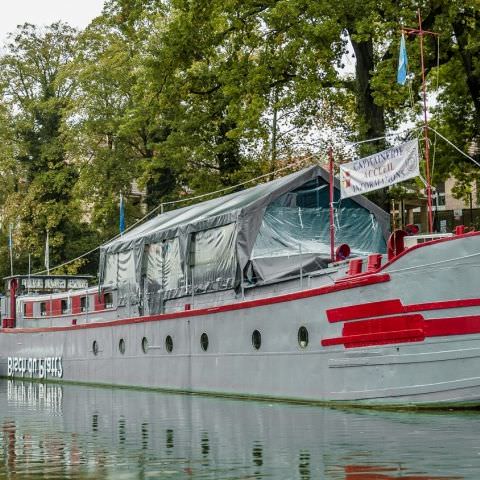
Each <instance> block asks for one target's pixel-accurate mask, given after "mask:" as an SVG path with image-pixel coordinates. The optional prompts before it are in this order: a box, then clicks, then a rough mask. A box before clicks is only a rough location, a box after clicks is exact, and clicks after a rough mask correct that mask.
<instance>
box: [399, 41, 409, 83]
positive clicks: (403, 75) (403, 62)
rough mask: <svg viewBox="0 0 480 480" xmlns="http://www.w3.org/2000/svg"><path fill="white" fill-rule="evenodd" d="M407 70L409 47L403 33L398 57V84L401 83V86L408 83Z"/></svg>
mask: <svg viewBox="0 0 480 480" xmlns="http://www.w3.org/2000/svg"><path fill="white" fill-rule="evenodd" d="M407 69H408V59H407V47H406V46H405V35H404V34H403V33H402V38H401V39H400V54H399V56H398V71H397V83H399V84H400V85H405V82H406V81H407Z"/></svg>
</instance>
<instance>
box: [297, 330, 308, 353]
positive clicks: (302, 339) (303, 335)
mask: <svg viewBox="0 0 480 480" xmlns="http://www.w3.org/2000/svg"><path fill="white" fill-rule="evenodd" d="M298 345H299V346H300V348H306V347H307V345H308V330H307V329H306V328H305V327H300V328H299V329H298Z"/></svg>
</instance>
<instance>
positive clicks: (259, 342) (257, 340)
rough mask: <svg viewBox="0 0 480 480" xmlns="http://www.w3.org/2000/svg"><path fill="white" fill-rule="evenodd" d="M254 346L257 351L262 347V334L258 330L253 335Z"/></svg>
mask: <svg viewBox="0 0 480 480" xmlns="http://www.w3.org/2000/svg"><path fill="white" fill-rule="evenodd" d="M252 345H253V348H255V350H259V349H260V347H261V346H262V334H261V333H260V332H259V331H258V330H254V331H253V333H252Z"/></svg>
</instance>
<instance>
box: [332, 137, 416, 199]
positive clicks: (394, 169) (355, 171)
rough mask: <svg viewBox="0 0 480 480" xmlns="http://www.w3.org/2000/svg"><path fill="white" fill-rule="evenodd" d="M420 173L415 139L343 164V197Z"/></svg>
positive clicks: (341, 172)
mask: <svg viewBox="0 0 480 480" xmlns="http://www.w3.org/2000/svg"><path fill="white" fill-rule="evenodd" d="M419 174H420V171H419V164H418V142H417V140H411V141H409V142H405V143H402V144H401V145H399V146H398V147H393V148H389V149H388V150H384V151H383V152H380V153H376V154H375V155H371V156H370V157H365V158H361V159H360V160H355V161H354V162H350V163H344V164H343V165H340V184H341V197H342V198H348V197H353V196H354V195H360V194H362V193H366V192H371V191H372V190H378V189H379V188H383V187H388V186H389V185H394V184H395V183H398V182H403V181H404V180H408V179H409V178H414V177H418V176H419Z"/></svg>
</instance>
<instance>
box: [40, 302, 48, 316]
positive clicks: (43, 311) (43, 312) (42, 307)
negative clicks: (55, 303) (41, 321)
mask: <svg viewBox="0 0 480 480" xmlns="http://www.w3.org/2000/svg"><path fill="white" fill-rule="evenodd" d="M40 315H41V316H42V317H46V316H47V302H40Z"/></svg>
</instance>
